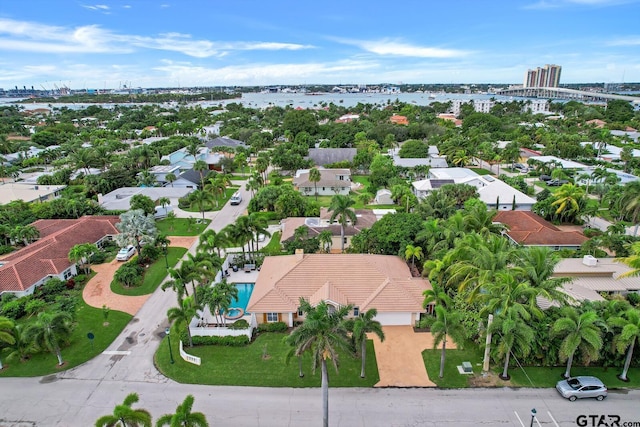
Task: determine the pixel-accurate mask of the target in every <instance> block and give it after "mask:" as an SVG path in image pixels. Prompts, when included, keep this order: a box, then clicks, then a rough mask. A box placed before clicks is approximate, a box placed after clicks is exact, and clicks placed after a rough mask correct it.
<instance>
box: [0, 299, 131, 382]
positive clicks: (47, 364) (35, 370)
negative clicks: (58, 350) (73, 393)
mask: <svg viewBox="0 0 640 427" xmlns="http://www.w3.org/2000/svg"><path fill="white" fill-rule="evenodd" d="M78 299H79V302H78V307H77V308H76V327H75V329H74V331H73V333H72V335H71V343H70V345H69V346H67V347H65V348H63V349H62V358H63V359H64V361H65V364H64V365H63V366H62V367H58V359H57V358H56V356H55V355H54V354H52V353H49V352H46V353H39V354H34V355H33V356H31V359H30V360H28V361H27V362H19V361H11V362H7V361H6V360H4V359H3V361H2V362H3V364H4V367H5V369H3V370H2V371H0V377H34V376H40V375H48V374H54V373H56V372H60V371H62V370H65V369H69V368H73V367H74V366H78V365H80V364H82V363H84V362H86V361H87V360H90V359H92V358H93V357H95V356H97V355H98V354H100V353H102V352H103V351H104V350H105V349H106V348H107V347H108V346H109V344H111V343H112V342H113V340H114V339H116V337H117V336H118V335H119V334H120V332H122V330H123V329H124V327H125V326H126V325H127V323H129V320H131V318H132V316H131V315H129V314H127V313H123V312H120V311H114V310H112V311H111V312H110V313H109V325H107V326H104V325H103V321H104V319H103V317H102V309H99V308H93V307H90V306H88V305H87V304H85V302H84V301H82V297H78ZM89 332H91V333H93V335H94V339H93V343H92V342H91V341H90V340H89V339H88V338H87V334H88V333H89Z"/></svg>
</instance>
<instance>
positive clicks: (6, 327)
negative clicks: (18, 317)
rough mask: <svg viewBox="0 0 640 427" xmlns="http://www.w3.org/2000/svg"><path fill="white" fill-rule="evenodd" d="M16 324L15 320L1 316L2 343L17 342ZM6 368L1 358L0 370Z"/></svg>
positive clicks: (0, 335) (11, 343)
mask: <svg viewBox="0 0 640 427" xmlns="http://www.w3.org/2000/svg"><path fill="white" fill-rule="evenodd" d="M13 333H14V324H13V320H11V319H9V318H7V317H2V316H0V344H9V345H13V344H15V343H16V339H15V337H14V334H13ZM2 369H4V367H3V366H2V361H1V360H0V370H2Z"/></svg>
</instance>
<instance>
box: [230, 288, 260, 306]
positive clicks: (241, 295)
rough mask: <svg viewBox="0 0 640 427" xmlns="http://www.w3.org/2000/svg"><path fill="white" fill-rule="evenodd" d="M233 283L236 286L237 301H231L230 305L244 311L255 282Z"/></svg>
mask: <svg viewBox="0 0 640 427" xmlns="http://www.w3.org/2000/svg"><path fill="white" fill-rule="evenodd" d="M234 285H236V288H238V301H233V302H232V303H231V307H238V308H241V309H243V310H244V311H245V312H246V311H247V305H248V304H249V298H251V293H252V292H253V286H254V285H255V283H234Z"/></svg>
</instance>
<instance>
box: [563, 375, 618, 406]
mask: <svg viewBox="0 0 640 427" xmlns="http://www.w3.org/2000/svg"><path fill="white" fill-rule="evenodd" d="M556 390H558V393H560V395H561V396H562V397H564V398H565V399H569V400H570V401H572V402H573V401H574V400H576V399H582V398H583V397H595V398H596V399H598V400H603V399H604V398H605V397H607V387H606V386H605V385H604V384H603V383H602V381H600V380H599V379H598V378H596V377H586V376H584V377H572V378H567V379H566V380H562V381H558V384H556Z"/></svg>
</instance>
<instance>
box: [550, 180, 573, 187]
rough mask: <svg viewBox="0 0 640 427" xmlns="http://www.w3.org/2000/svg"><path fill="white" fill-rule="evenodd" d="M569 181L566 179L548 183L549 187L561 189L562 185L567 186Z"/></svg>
mask: <svg viewBox="0 0 640 427" xmlns="http://www.w3.org/2000/svg"><path fill="white" fill-rule="evenodd" d="M568 182H569V181H567V180H566V179H552V180H550V181H547V185H548V186H550V187H559V186H561V185H564V184H567V183H568Z"/></svg>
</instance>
